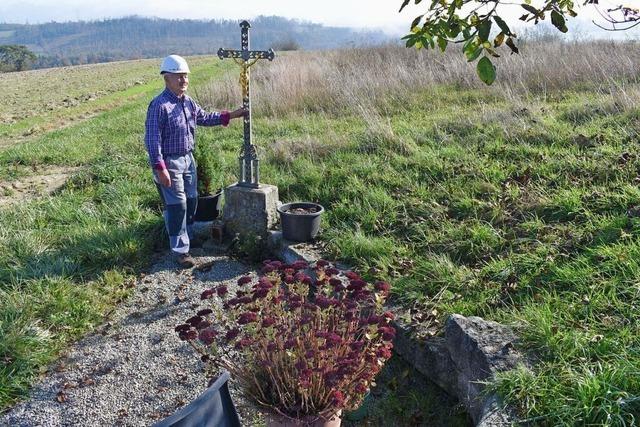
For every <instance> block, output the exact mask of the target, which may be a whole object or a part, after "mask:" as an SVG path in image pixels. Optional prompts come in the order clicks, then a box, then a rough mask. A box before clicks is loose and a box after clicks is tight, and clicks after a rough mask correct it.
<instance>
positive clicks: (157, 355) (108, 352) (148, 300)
mask: <svg viewBox="0 0 640 427" xmlns="http://www.w3.org/2000/svg"><path fill="white" fill-rule="evenodd" d="M207 243H208V244H205V247H204V248H203V249H196V250H193V251H192V255H193V256H194V258H195V259H196V261H197V264H202V263H205V262H209V261H214V265H213V266H212V267H211V268H210V269H208V270H207V269H205V270H204V271H198V270H197V269H189V270H180V269H177V268H176V265H175V261H174V258H173V257H172V256H171V255H170V254H167V255H165V256H164V257H162V258H161V259H160V260H159V261H158V262H157V263H156V264H155V265H154V266H153V267H152V269H151V271H150V272H149V273H148V274H146V275H145V276H144V277H140V278H139V279H138V280H137V283H136V286H135V291H134V294H133V295H132V296H131V297H130V298H129V299H128V300H127V301H126V302H125V303H123V304H122V305H121V306H119V307H118V308H117V309H116V310H115V312H114V313H113V314H112V315H111V316H110V318H109V319H108V321H106V323H104V324H103V325H101V326H100V327H98V328H96V330H95V331H94V332H93V333H92V334H90V335H88V336H86V337H85V338H83V339H82V340H81V341H79V342H77V343H75V344H74V345H73V346H72V347H71V348H70V349H69V350H68V351H67V353H66V354H65V355H63V356H62V357H61V359H60V360H59V361H58V362H56V364H55V365H54V366H51V367H50V369H49V371H48V372H47V373H46V374H45V376H44V377H43V378H42V379H41V380H40V381H39V382H38V383H37V384H35V385H34V386H33V389H32V393H31V395H30V397H29V399H28V400H26V401H24V402H22V403H19V404H18V405H16V406H15V407H13V408H12V409H11V410H9V412H7V413H5V414H3V415H2V416H0V425H1V426H12V427H18V426H47V427H58V426H87V425H91V426H148V425H152V424H153V423H155V422H157V421H159V420H161V419H163V418H165V417H167V416H169V415H171V414H173V413H174V412H175V411H176V410H178V409H180V408H181V407H183V406H185V405H187V404H188V403H189V402H191V401H192V400H193V399H195V398H196V397H197V396H198V395H200V394H201V393H202V392H203V391H204V390H205V389H206V388H207V383H208V381H207V379H206V378H205V376H204V375H203V374H202V369H203V363H202V362H200V360H199V358H198V356H197V354H196V353H195V352H194V351H193V349H192V348H191V347H189V345H188V344H187V343H185V342H183V341H180V340H179V339H178V336H177V334H176V333H175V332H174V330H173V328H174V327H175V326H176V325H178V324H180V323H183V322H184V320H186V319H187V318H188V317H190V316H192V315H194V314H195V311H197V310H198V306H199V305H200V302H201V301H200V294H201V293H202V291H203V290H204V289H207V288H210V287H212V286H216V285H218V284H222V283H224V284H225V285H227V286H228V287H229V288H230V290H232V289H235V288H236V286H237V285H236V281H237V279H238V278H239V277H241V276H243V275H245V274H255V271H253V270H252V269H251V267H249V266H247V265H244V264H242V263H240V262H238V261H235V260H232V259H230V258H228V257H227V256H226V255H224V252H223V249H222V248H220V247H212V246H211V244H210V242H207ZM214 300H216V299H211V300H209V302H211V301H214ZM218 301H219V300H218ZM230 389H231V393H232V396H233V398H234V403H235V404H236V407H237V408H238V412H239V414H240V417H241V418H242V420H243V422H242V424H243V425H253V424H254V423H255V422H256V420H257V419H259V415H258V414H257V411H256V410H255V409H254V408H251V407H250V406H248V405H247V404H246V402H243V401H242V399H241V397H239V396H238V392H237V390H235V389H234V385H233V380H231V381H230Z"/></svg>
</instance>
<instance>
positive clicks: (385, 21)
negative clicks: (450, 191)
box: [0, 0, 639, 38]
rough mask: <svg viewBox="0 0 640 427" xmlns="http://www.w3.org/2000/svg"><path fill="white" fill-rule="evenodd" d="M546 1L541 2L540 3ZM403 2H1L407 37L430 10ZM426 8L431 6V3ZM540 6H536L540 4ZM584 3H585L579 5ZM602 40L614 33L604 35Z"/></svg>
mask: <svg viewBox="0 0 640 427" xmlns="http://www.w3.org/2000/svg"><path fill="white" fill-rule="evenodd" d="M538 1H540V0H538ZM616 1H617V0H601V1H600V3H601V4H605V3H610V4H611V5H613V4H615V2H616ZM401 3H402V1H401V0H101V1H95V0H93V1H92V0H1V1H0V22H5V23H19V24H24V23H27V22H28V23H31V24H36V23H42V22H50V21H58V22H62V21H78V20H94V19H103V18H118V17H122V16H130V15H141V16H148V17H159V18H175V19H187V18H190V19H251V18H253V17H255V16H258V15H278V16H284V17H287V18H295V19H301V20H305V21H312V22H316V23H321V24H326V25H332V26H344V27H356V28H371V29H374V28H378V29H382V30H384V31H386V32H388V33H391V34H406V32H407V29H408V25H409V23H410V22H411V21H412V20H413V18H414V17H415V16H417V15H418V14H420V13H423V11H424V8H425V7H426V5H422V4H420V5H418V6H415V5H413V1H411V3H412V4H411V5H410V6H409V7H407V8H406V9H405V10H404V11H403V12H402V13H398V9H399V7H400V4H401ZM424 3H428V2H427V1H425V2H424ZM517 3H519V2H516V4H517ZM534 3H535V1H534ZM576 3H582V2H576ZM511 9H512V10H513V12H508V13H509V14H510V15H512V16H514V17H515V21H516V22H519V21H517V16H520V15H521V14H522V9H521V8H520V7H518V6H515V7H512V8H511ZM580 16H581V17H585V18H593V17H595V16H596V15H595V14H594V13H593V8H592V7H588V8H587V9H584V10H582V11H580ZM568 24H569V28H570V30H571V31H570V34H571V33H575V31H574V30H575V29H576V27H579V31H578V32H579V33H582V35H583V36H584V35H585V34H586V33H590V34H593V33H594V32H596V28H595V26H593V25H591V24H589V19H586V20H584V21H583V22H582V23H578V22H576V21H575V20H571V21H570V22H569V23H568ZM598 34H599V35H600V37H602V36H608V35H610V34H612V33H607V32H604V31H600V32H598ZM638 34H639V32H638V31H633V32H626V33H613V35H614V36H617V38H629V37H630V36H633V37H637V36H638Z"/></svg>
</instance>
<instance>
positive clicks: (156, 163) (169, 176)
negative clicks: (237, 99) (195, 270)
mask: <svg viewBox="0 0 640 427" xmlns="http://www.w3.org/2000/svg"><path fill="white" fill-rule="evenodd" d="M160 74H161V75H163V77H164V82H165V86H166V87H165V90H164V91H163V92H162V93H161V94H160V95H158V96H157V97H155V98H154V99H153V100H152V101H151V103H150V104H149V108H148V110H147V120H146V123H145V138H144V143H145V146H146V148H147V152H148V153H149V162H150V164H151V167H152V168H153V173H154V181H155V183H156V186H157V187H158V191H159V192H160V197H161V198H162V202H163V204H164V220H165V226H166V228H167V232H168V233H169V245H170V247H171V250H172V251H173V253H174V254H175V255H176V257H177V261H178V264H179V265H180V266H181V267H183V268H189V267H193V265H194V261H193V258H192V257H191V255H190V254H189V249H190V247H195V246H196V245H199V244H200V243H199V242H197V241H196V240H195V239H194V236H193V232H192V225H193V215H194V214H195V211H196V206H197V203H198V191H197V182H196V177H197V175H196V163H195V161H194V159H193V154H192V151H193V148H194V146H195V131H196V126H197V125H201V126H217V125H223V126H227V125H228V124H229V121H230V120H231V119H235V118H238V117H243V116H244V115H245V114H246V110H245V109H244V108H239V109H237V110H235V111H232V112H228V111H222V112H213V113H208V112H206V111H204V110H203V109H202V108H200V106H199V105H198V104H196V103H195V102H194V101H193V100H192V99H191V98H190V97H189V96H187V95H186V94H185V91H186V90H187V87H188V86H189V66H188V65H187V61H185V60H184V58H182V57H180V56H178V55H170V56H167V57H166V58H164V60H163V61H162V65H161V66H160Z"/></svg>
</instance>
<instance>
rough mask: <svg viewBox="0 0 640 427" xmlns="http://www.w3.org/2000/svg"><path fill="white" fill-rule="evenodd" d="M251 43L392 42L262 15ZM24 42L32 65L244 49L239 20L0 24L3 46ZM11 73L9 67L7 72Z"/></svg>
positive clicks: (374, 34)
mask: <svg viewBox="0 0 640 427" xmlns="http://www.w3.org/2000/svg"><path fill="white" fill-rule="evenodd" d="M251 25H252V28H253V29H252V32H251V47H252V48H254V49H266V48H269V47H273V48H274V49H276V50H294V49H330V48H337V47H345V46H355V45H357V46H362V45H368V44H379V43H382V42H385V41H388V39H389V38H388V37H387V36H385V35H384V34H383V33H382V32H378V31H366V32H361V31H356V30H353V29H349V28H339V27H327V26H324V25H320V24H313V23H309V22H302V21H298V20H291V19H285V18H282V17H277V16H260V17H258V18H256V19H254V20H252V21H251ZM4 44H6V45H21V46H25V47H26V48H28V49H29V50H30V51H32V52H34V53H35V54H37V58H35V59H33V60H32V61H30V62H29V66H30V67H32V68H46V67H58V66H66V65H80V64H92V63H98V62H109V61H117V60H125V59H140V58H155V57H161V56H164V55H167V54H170V53H179V54H182V55H198V54H213V53H216V52H217V50H218V48H220V47H239V44H240V28H239V26H238V21H235V20H210V21H203V20H176V19H156V18H141V17H136V16H133V17H126V18H118V19H108V20H102V21H80V22H64V23H59V22H50V23H46V24H37V25H29V24H26V25H17V24H0V45H4ZM5 71H6V70H5Z"/></svg>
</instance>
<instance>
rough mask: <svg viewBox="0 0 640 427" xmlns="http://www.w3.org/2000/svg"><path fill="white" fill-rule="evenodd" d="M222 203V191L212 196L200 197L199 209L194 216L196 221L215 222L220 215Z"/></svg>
mask: <svg viewBox="0 0 640 427" xmlns="http://www.w3.org/2000/svg"><path fill="white" fill-rule="evenodd" d="M221 202H222V191H220V192H218V193H216V194H212V195H210V196H200V197H198V207H197V208H196V213H195V215H194V216H193V219H194V221H199V222H205V221H213V220H214V219H216V218H218V215H220V205H221Z"/></svg>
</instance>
